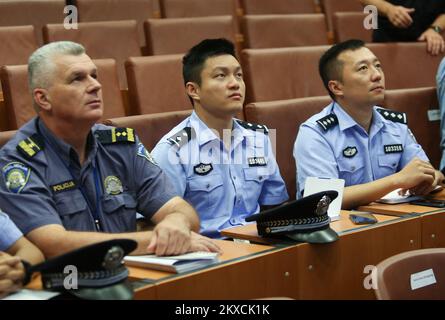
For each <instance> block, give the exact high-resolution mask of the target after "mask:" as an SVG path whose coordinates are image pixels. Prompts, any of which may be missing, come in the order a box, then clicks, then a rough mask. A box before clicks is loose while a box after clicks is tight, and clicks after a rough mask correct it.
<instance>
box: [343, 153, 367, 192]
mask: <svg viewBox="0 0 445 320" xmlns="http://www.w3.org/2000/svg"><path fill="white" fill-rule="evenodd" d="M337 163H338V171H339V178H340V179H344V180H345V187H347V186H352V185H356V184H361V183H365V182H368V181H367V176H365V164H364V163H363V159H362V158H358V157H357V158H356V159H342V160H339V161H338V162H337Z"/></svg>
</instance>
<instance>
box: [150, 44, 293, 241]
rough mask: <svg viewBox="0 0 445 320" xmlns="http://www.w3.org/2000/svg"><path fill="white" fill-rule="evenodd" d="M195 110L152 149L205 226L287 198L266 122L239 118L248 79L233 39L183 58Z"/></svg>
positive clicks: (224, 224)
mask: <svg viewBox="0 0 445 320" xmlns="http://www.w3.org/2000/svg"><path fill="white" fill-rule="evenodd" d="M183 75H184V83H185V86H186V91H187V94H188V96H189V97H190V100H191V101H192V104H193V107H194V111H193V113H192V115H191V116H190V117H188V118H187V119H185V120H184V121H183V122H181V123H180V124H179V125H177V126H176V127H175V128H173V129H172V130H171V131H170V132H169V133H167V135H165V136H164V137H163V138H162V139H161V140H160V142H159V143H158V144H157V145H156V147H155V148H154V149H153V156H154V157H155V159H156V161H157V162H158V163H159V165H160V166H161V167H162V168H163V169H164V170H165V172H166V173H167V174H168V175H170V177H171V178H172V179H175V182H176V184H175V187H176V191H177V192H178V193H179V194H180V195H182V196H183V197H184V199H186V200H187V201H189V202H190V203H191V204H192V205H193V206H194V207H195V208H196V210H197V211H198V213H199V216H200V218H201V233H202V234H204V235H207V236H209V237H212V238H218V237H221V235H220V231H221V230H222V229H225V228H229V227H232V226H237V225H242V224H245V220H244V219H245V218H246V217H247V216H249V215H251V214H254V213H257V212H259V211H260V205H261V206H270V205H278V204H280V203H282V202H284V201H286V200H287V199H288V195H287V191H286V187H285V184H284V182H283V179H282V178H281V175H280V171H279V169H278V166H277V163H276V160H275V157H274V154H273V152H272V145H271V142H270V139H269V136H268V130H267V128H266V127H265V126H262V125H255V124H252V123H247V122H243V121H240V120H237V119H234V116H235V115H236V114H238V113H239V112H242V108H243V102H244V96H245V84H244V80H243V74H242V70H241V66H240V64H239V62H238V60H237V58H236V56H235V51H234V47H233V44H232V43H231V42H229V41H227V40H225V39H208V40H204V41H202V42H201V43H199V44H197V45H196V46H194V47H193V48H192V49H190V51H189V52H188V54H187V55H186V56H185V57H184V59H183Z"/></svg>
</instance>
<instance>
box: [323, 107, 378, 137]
mask: <svg viewBox="0 0 445 320" xmlns="http://www.w3.org/2000/svg"><path fill="white" fill-rule="evenodd" d="M332 104H333V106H332V109H331V110H332V111H333V112H334V113H335V115H336V116H337V119H338V124H339V127H340V130H341V131H344V130H346V129H349V128H352V127H353V126H357V127H359V128H361V126H360V125H359V124H358V123H357V122H356V121H355V120H354V119H353V118H352V117H351V116H350V115H349V114H348V113H347V112H346V111H345V110H344V109H343V108H342V107H341V106H340V105H339V104H338V103H336V102H333V103H332ZM376 108H377V107H375V106H374V107H373V109H372V120H371V129H370V133H372V134H373V133H375V132H378V131H379V130H380V129H381V128H382V127H383V126H384V120H385V119H384V118H383V117H382V115H381V114H380V113H378V112H377V110H376ZM362 129H363V128H362Z"/></svg>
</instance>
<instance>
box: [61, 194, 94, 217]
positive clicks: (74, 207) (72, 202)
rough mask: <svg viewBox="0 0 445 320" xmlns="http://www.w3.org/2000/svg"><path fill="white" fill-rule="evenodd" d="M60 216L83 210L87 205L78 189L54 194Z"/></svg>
mask: <svg viewBox="0 0 445 320" xmlns="http://www.w3.org/2000/svg"><path fill="white" fill-rule="evenodd" d="M55 202H56V205H57V208H58V211H59V215H60V216H68V215H71V214H74V213H77V212H81V211H84V210H85V209H86V207H87V203H86V202H85V199H84V197H83V196H82V194H81V193H80V191H78V190H74V191H71V192H63V193H60V194H58V195H56V196H55Z"/></svg>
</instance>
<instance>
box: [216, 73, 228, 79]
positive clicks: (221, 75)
mask: <svg viewBox="0 0 445 320" xmlns="http://www.w3.org/2000/svg"><path fill="white" fill-rule="evenodd" d="M225 76H226V75H225V74H224V73H218V74H217V75H216V76H215V78H224V77H225Z"/></svg>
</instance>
